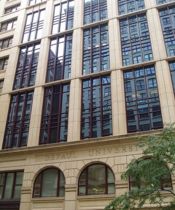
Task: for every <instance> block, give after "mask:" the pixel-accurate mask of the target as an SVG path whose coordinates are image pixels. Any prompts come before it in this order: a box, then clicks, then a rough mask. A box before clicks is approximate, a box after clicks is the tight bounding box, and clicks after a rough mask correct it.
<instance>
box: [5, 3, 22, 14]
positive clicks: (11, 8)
mask: <svg viewBox="0 0 175 210" xmlns="http://www.w3.org/2000/svg"><path fill="white" fill-rule="evenodd" d="M19 7H20V4H15V5H13V6H10V7H6V8H5V10H4V14H9V13H12V12H16V11H18V10H19Z"/></svg>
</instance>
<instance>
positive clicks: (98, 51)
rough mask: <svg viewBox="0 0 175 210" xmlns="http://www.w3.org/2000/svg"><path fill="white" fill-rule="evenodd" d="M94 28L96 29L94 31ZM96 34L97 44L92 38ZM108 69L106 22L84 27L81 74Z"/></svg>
mask: <svg viewBox="0 0 175 210" xmlns="http://www.w3.org/2000/svg"><path fill="white" fill-rule="evenodd" d="M96 30H98V31H97V32H96ZM96 35H98V38H99V43H98V44H97V43H95V42H96V41H94V40H93V38H94V37H96ZM96 38H97V37H96ZM87 40H88V41H87ZM95 40H96V39H95ZM104 40H105V42H104ZM87 42H88V43H87ZM86 45H88V46H86ZM97 59H99V60H98V62H95V61H97ZM109 69H110V52H109V32H108V24H107V23H105V24H100V25H96V26H94V27H90V28H87V29H84V31H83V61H82V74H83V75H86V74H90V73H96V72H101V71H106V70H109Z"/></svg>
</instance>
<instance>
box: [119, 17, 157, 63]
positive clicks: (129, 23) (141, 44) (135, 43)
mask: <svg viewBox="0 0 175 210" xmlns="http://www.w3.org/2000/svg"><path fill="white" fill-rule="evenodd" d="M120 33H121V45H122V60H123V65H124V66H127V65H131V64H137V63H141V62H144V61H149V60H152V59H153V54H152V47H151V41H150V36H149V30H148V23H147V18H146V15H145V14H140V15H134V16H131V17H128V18H124V19H121V20H120Z"/></svg>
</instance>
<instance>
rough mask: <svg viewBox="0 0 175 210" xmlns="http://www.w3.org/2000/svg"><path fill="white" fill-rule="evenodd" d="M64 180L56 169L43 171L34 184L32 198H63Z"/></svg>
mask: <svg viewBox="0 0 175 210" xmlns="http://www.w3.org/2000/svg"><path fill="white" fill-rule="evenodd" d="M64 188H65V178H64V175H63V173H62V172H61V171H60V170H59V169H57V168H48V169H45V170H43V171H42V172H41V173H40V174H39V175H38V176H37V178H36V180H35V183H34V191H33V197H57V196H64Z"/></svg>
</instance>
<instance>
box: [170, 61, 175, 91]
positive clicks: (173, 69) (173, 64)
mask: <svg viewBox="0 0 175 210" xmlns="http://www.w3.org/2000/svg"><path fill="white" fill-rule="evenodd" d="M169 66H170V71H171V78H172V83H173V89H174V93H175V61H172V62H170V63H169Z"/></svg>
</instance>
